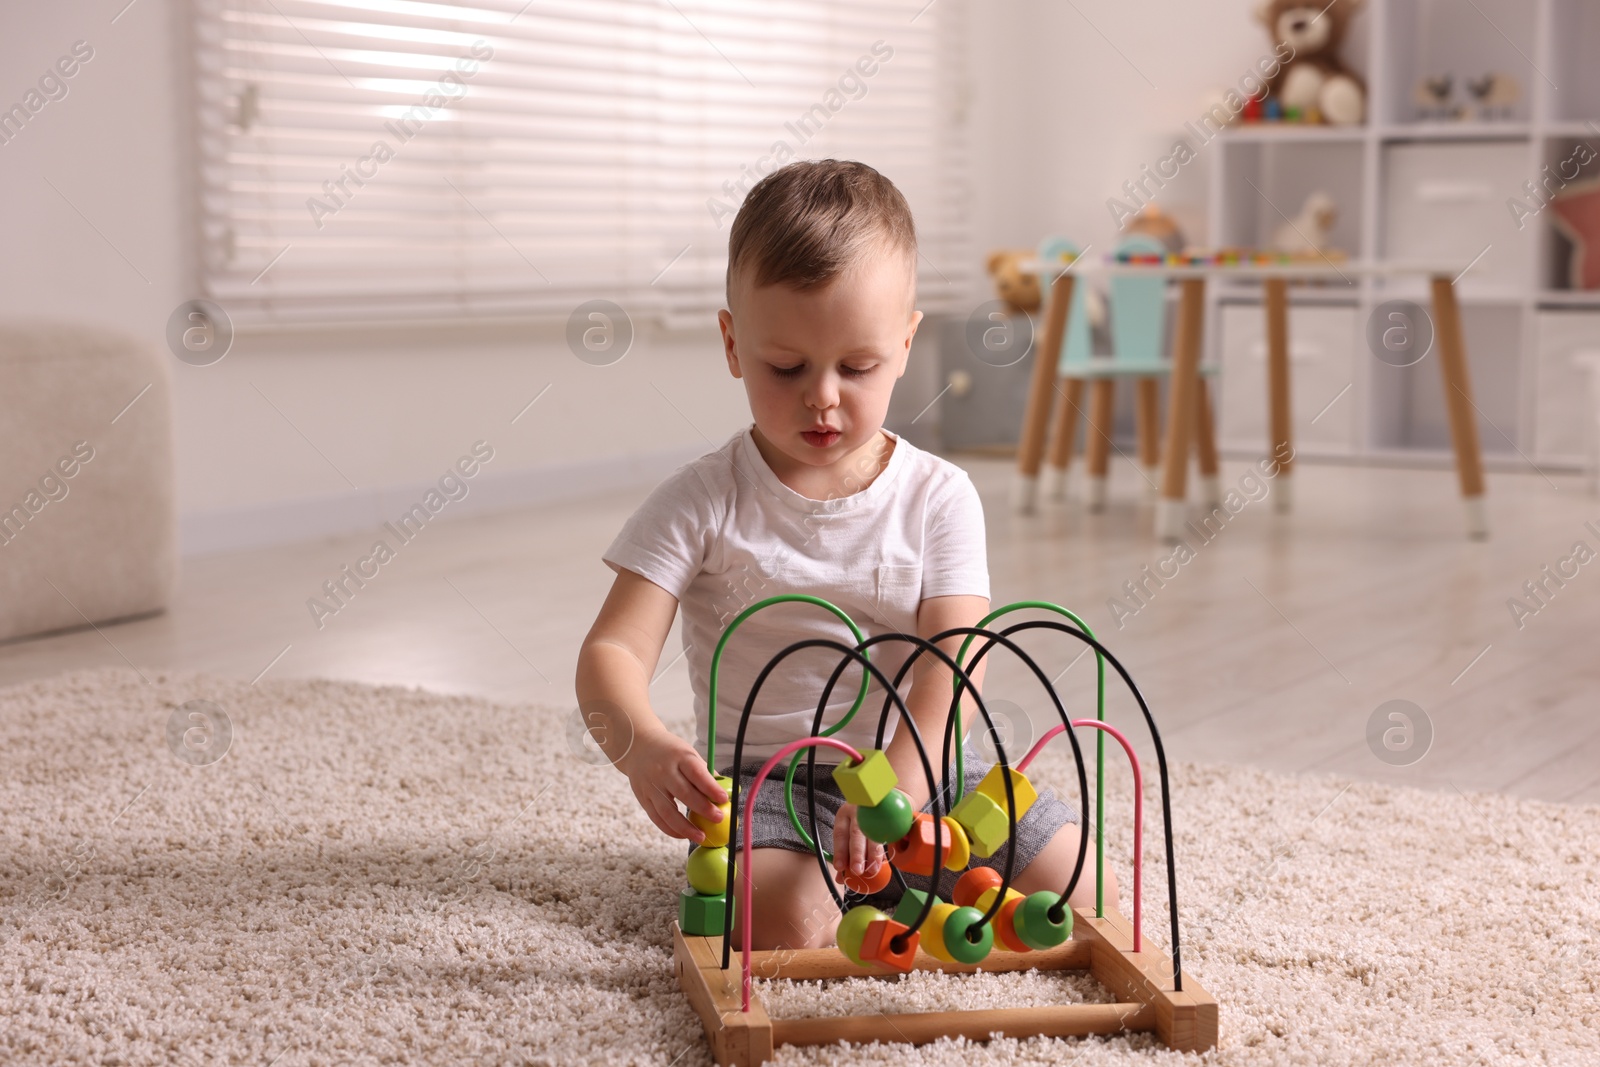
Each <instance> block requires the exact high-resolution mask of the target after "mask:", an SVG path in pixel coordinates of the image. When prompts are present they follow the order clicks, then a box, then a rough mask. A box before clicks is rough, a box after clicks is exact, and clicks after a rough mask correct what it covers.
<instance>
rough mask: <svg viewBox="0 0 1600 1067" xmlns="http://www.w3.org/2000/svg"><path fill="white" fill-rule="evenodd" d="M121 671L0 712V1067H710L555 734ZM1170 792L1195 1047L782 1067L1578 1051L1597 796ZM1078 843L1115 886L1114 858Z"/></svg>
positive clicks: (638, 870) (611, 776) (629, 857)
mask: <svg viewBox="0 0 1600 1067" xmlns="http://www.w3.org/2000/svg"><path fill="white" fill-rule="evenodd" d="M150 678H151V683H150V684H146V683H145V682H144V681H142V680H141V679H140V677H139V676H137V675H135V674H132V673H129V672H125V671H95V672H80V673H75V674H69V675H63V676H61V677H58V678H55V679H51V680H48V681H44V682H39V683H35V684H30V685H26V686H21V687H16V688H11V689H6V690H0V834H3V849H4V855H5V861H6V862H5V864H4V867H3V868H0V943H3V947H0V1063H5V1064H24V1063H29V1064H33V1063H36V1064H66V1063H95V1064H128V1065H132V1064H197V1065H198V1064H212V1063H216V1064H221V1063H229V1064H233V1063H239V1064H243V1063H250V1064H260V1065H263V1067H266V1065H269V1064H277V1065H278V1067H297V1065H301V1064H314V1063H376V1064H447V1063H508V1064H509V1063H516V1064H521V1063H528V1064H545V1063H550V1064H579V1063H638V1064H672V1065H679V1067H687V1065H691V1064H705V1063H709V1062H710V1057H709V1055H708V1053H707V1049H706V1044H705V1041H704V1038H703V1036H702V1033H701V1029H700V1024H699V1021H698V1020H697V1018H696V1017H695V1015H694V1014H693V1012H692V1011H691V1010H690V1008H689V1006H688V1004H687V1003H686V1001H685V999H684V997H683V996H682V994H681V993H680V992H679V989H678V987H677V985H676V984H675V982H674V980H673V978H672V966H671V947H670V946H671V941H670V936H669V923H670V922H671V920H672V918H673V916H674V907H675V904H674V901H675V895H676V893H677V890H678V887H679V883H680V879H681V876H682V867H683V848H682V845H681V843H680V842H675V841H670V840H668V839H665V838H663V837H661V836H660V835H659V834H658V833H657V832H656V831H655V830H654V829H653V828H651V827H650V825H649V824H648V822H647V821H646V820H645V818H644V816H643V814H642V813H640V812H639V811H638V810H637V808H636V806H635V804H634V802H633V800H632V797H631V794H630V793H629V792H628V791H627V789H626V788H625V783H624V781H623V779H622V777H621V775H619V774H617V773H616V772H614V771H612V770H611V769H610V768H608V767H603V766H594V765H591V764H588V763H585V762H583V761H582V760H581V759H579V758H576V757H575V756H574V755H573V754H572V751H571V749H570V748H569V745H568V741H567V734H566V729H565V722H566V716H565V715H564V714H563V713H562V712H561V711H560V710H556V709H547V708H537V707H509V706H497V705H493V704H489V703H486V702H484V701H481V700H475V699H468V698H461V697H446V696H438V695H434V694H430V693H426V692H419V691H412V690H405V689H398V688H382V689H380V688H370V687H366V686H361V685H354V684H345V683H336V682H294V681H286V682H274V681H262V682H260V683H259V684H258V685H256V686H254V687H252V686H249V685H246V684H244V683H242V682H237V681H228V680H223V679H218V678H212V677H203V676H196V675H185V674H155V673H152V674H151V675H150ZM194 700H209V701H212V702H214V705H215V708H220V709H221V710H222V712H223V713H224V714H225V715H226V716H227V720H228V724H229V729H230V730H231V738H226V737H224V730H223V729H222V722H221V718H220V716H218V715H217V713H216V711H215V709H212V708H207V707H206V706H203V705H202V706H191V707H189V708H187V709H186V708H185V707H184V705H186V704H188V703H189V702H190V701H194ZM175 713H176V714H175ZM196 716H198V717H196ZM223 744H226V745H227V751H226V754H225V755H224V756H222V758H221V759H220V760H216V761H214V762H207V760H208V759H210V758H211V756H213V755H215V754H216V753H217V752H218V751H219V750H220V748H221V746H222V745H223ZM175 753H177V754H176V755H175ZM180 755H182V756H183V757H184V758H183V759H180V758H179V756H180ZM1039 766H1040V768H1041V770H1042V771H1043V773H1042V774H1039V775H1037V776H1036V777H1039V778H1041V779H1043V780H1045V781H1056V782H1062V783H1066V782H1068V781H1070V779H1068V778H1067V774H1066V771H1067V764H1066V761H1065V760H1063V759H1059V758H1058V759H1056V761H1055V762H1054V763H1053V764H1049V765H1046V764H1045V762H1044V758H1042V759H1041V761H1040V764H1039ZM1173 772H1174V778H1173V788H1174V811H1175V813H1176V817H1175V821H1176V834H1177V852H1178V865H1179V870H1178V874H1179V892H1180V902H1181V905H1182V918H1183V920H1184V921H1185V923H1186V924H1187V926H1186V934H1185V942H1186V944H1185V953H1184V962H1185V966H1186V970H1187V972H1188V973H1189V974H1191V975H1193V976H1194V977H1195V978H1197V979H1198V980H1199V981H1201V982H1202V983H1203V984H1204V985H1205V986H1206V988H1208V989H1209V990H1210V991H1211V992H1212V993H1213V995H1215V996H1216V998H1217V999H1218V1000H1219V1001H1220V1003H1221V1043H1220V1046H1219V1048H1218V1049H1217V1050H1215V1051H1214V1052H1213V1053H1211V1054H1210V1055H1208V1056H1205V1057H1200V1056H1195V1055H1187V1056H1184V1055H1179V1054H1176V1053H1170V1052H1167V1051H1166V1050H1164V1049H1161V1048H1158V1047H1157V1046H1156V1044H1155V1042H1154V1041H1153V1039H1152V1038H1150V1037H1148V1036H1134V1037H1119V1038H1110V1039H1106V1038H1091V1039H1085V1040H1054V1039H1034V1040H1022V1041H1019V1040H1011V1039H997V1040H994V1041H992V1042H988V1043H983V1042H969V1041H964V1040H949V1041H944V1042H940V1043H938V1044H934V1045H929V1046H924V1047H922V1048H920V1049H918V1048H911V1047H908V1046H905V1045H879V1046H864V1047H863V1046H855V1047H849V1046H843V1045H839V1046H833V1047H828V1048H814V1049H799V1048H787V1049H783V1050H781V1051H780V1053H779V1056H778V1060H779V1062H782V1063H827V1064H857V1063H874V1064H878V1063H881V1064H891V1063H892V1064H920V1063H930V1064H990V1063H997V1064H998V1063H1005V1064H1018V1063H1027V1064H1046V1063H1049V1064H1056V1063H1073V1064H1096V1063H1102V1062H1106V1063H1110V1062H1115V1063H1142V1064H1157V1063H1160V1064H1166V1063H1173V1062H1177V1061H1180V1060H1183V1061H1187V1062H1195V1063H1198V1062H1202V1061H1203V1062H1208V1063H1219V1064H1238V1065H1245V1064H1251V1065H1253V1064H1384V1065H1392V1064H1500V1063H1558V1064H1595V1063H1600V996H1597V993H1596V986H1597V975H1600V950H1597V933H1596V931H1597V929H1600V894H1597V884H1596V883H1597V870H1600V860H1597V857H1596V852H1597V846H1600V807H1592V806H1591V807H1574V806H1561V805H1556V804H1546V803H1536V802H1531V801H1523V800H1515V799H1509V798H1506V797H1501V796H1496V795H1472V796H1470V797H1467V798H1464V797H1462V796H1460V795H1457V794H1456V793H1454V792H1451V793H1444V794H1441V793H1434V792H1424V791H1418V790H1410V789H1400V788H1392V787H1388V786H1380V785H1373V784H1366V783H1354V784H1352V783H1351V782H1349V781H1347V780H1344V779H1339V778H1333V777H1315V778H1312V777H1308V778H1284V777H1278V776H1274V775H1270V774H1264V773H1260V772H1257V771H1254V770H1249V769H1244V768H1238V767H1229V766H1210V765H1194V764H1181V763H1180V764H1177V765H1176V766H1175V767H1174V768H1173ZM1152 778H1153V775H1152ZM1126 783H1127V775H1126V774H1125V773H1117V774H1115V775H1114V776H1111V777H1110V778H1108V789H1109V790H1110V792H1111V793H1112V795H1113V796H1114V798H1115V803H1114V804H1110V803H1108V806H1107V813H1108V819H1109V820H1110V825H1113V826H1122V827H1127V826H1130V825H1131V823H1130V821H1129V793H1128V786H1127V784H1126ZM1152 788H1153V787H1152ZM1068 791H1069V793H1070V789H1069V790H1068ZM1155 799H1156V798H1155V795H1154V792H1152V795H1151V804H1152V810H1153V811H1158V810H1159V808H1158V807H1156V804H1155ZM1108 838H1109V844H1110V846H1111V847H1112V848H1114V849H1115V850H1116V854H1117V855H1118V856H1119V858H1120V860H1121V864H1120V866H1119V870H1120V871H1121V872H1122V875H1123V878H1124V885H1125V887H1126V886H1127V885H1128V884H1129V883H1128V881H1127V879H1128V877H1129V876H1128V870H1127V866H1126V853H1125V851H1124V850H1125V849H1126V848H1127V847H1128V841H1129V840H1130V838H1129V834H1128V833H1127V832H1126V831H1124V832H1120V833H1117V834H1114V835H1112V834H1108ZM1146 841H1147V845H1148V867H1147V871H1148V875H1149V878H1150V882H1149V884H1150V885H1151V886H1152V887H1155V888H1158V887H1160V886H1162V885H1164V883H1165V869H1164V867H1163V865H1162V862H1161V858H1162V852H1161V838H1160V834H1159V833H1157V832H1154V827H1152V832H1151V833H1149V834H1148V835H1147V838H1146ZM1125 891H1126V888H1125ZM1162 907H1163V905H1162V897H1161V896H1160V894H1159V893H1158V892H1154V891H1153V892H1152V894H1151V899H1150V902H1149V909H1148V911H1147V921H1146V929H1147V932H1148V935H1149V936H1150V937H1151V938H1152V940H1154V941H1156V942H1158V943H1160V944H1162V945H1165V943H1166V941H1167V936H1166V925H1165V919H1164V917H1163V912H1162ZM779 986H786V987H787V988H779ZM763 994H764V996H765V997H766V998H767V1001H768V1003H769V1005H770V1006H771V1008H772V1010H773V1012H774V1013H775V1014H779V1015H803V1014H812V1013H817V1012H830V1013H831V1012H850V1011H862V1010H885V1011H913V1010H934V1009H943V1008H949V1007H959V1006H969V1007H999V1006H1004V1005H1007V1004H1021V1003H1046V1002H1049V1001H1050V1000H1051V999H1052V998H1062V997H1066V998H1072V999H1090V1000H1093V999H1102V998H1103V991H1101V990H1099V988H1098V987H1097V986H1095V985H1094V983H1092V982H1090V981H1087V980H1076V981H1074V980H1070V979H1066V980H1064V979H1063V978H1061V977H1060V976H1046V975H1040V974H1037V973H1034V974H1008V975H996V974H985V975H977V976H973V977H966V978H963V977H955V976H950V977H946V976H943V975H926V974H923V975H915V976H911V977H909V978H907V979H905V980H901V981H887V982H886V981H878V980H872V979H850V980H848V981H846V982H843V983H836V984H833V985H830V986H829V987H828V988H827V989H826V990H824V989H822V988H821V987H820V986H818V985H816V984H811V985H790V984H788V983H768V984H767V985H766V987H765V988H764V989H763Z"/></svg>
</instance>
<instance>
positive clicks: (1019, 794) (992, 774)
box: [978, 763, 1039, 822]
mask: <svg viewBox="0 0 1600 1067" xmlns="http://www.w3.org/2000/svg"><path fill="white" fill-rule="evenodd" d="M978 792H980V793H982V794H983V795H984V796H986V797H988V798H989V799H990V800H992V801H994V802H995V803H996V804H998V805H999V806H1000V811H1001V812H1002V813H1003V812H1004V811H1005V810H1006V780H1005V779H1004V778H1003V777H1001V775H1000V764H998V763H996V764H995V765H994V766H993V767H990V768H989V773H988V774H986V775H984V776H983V781H981V782H979V783H978ZM1011 794H1012V796H1013V798H1014V799H1015V800H1016V804H1017V821H1018V822H1021V821H1022V816H1023V815H1025V814H1027V811H1028V809H1029V808H1031V807H1033V802H1034V801H1035V800H1038V799H1039V794H1038V793H1037V792H1036V791H1035V790H1034V788H1033V783H1032V782H1030V781H1028V778H1027V775H1025V774H1023V773H1022V772H1021V771H1019V770H1017V769H1016V768H1015V767H1013V768H1011Z"/></svg>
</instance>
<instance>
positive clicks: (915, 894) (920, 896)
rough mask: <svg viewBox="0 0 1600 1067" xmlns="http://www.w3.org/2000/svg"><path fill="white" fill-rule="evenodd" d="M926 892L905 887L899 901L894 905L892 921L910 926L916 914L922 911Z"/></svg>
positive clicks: (914, 920) (926, 897)
mask: <svg viewBox="0 0 1600 1067" xmlns="http://www.w3.org/2000/svg"><path fill="white" fill-rule="evenodd" d="M927 901H928V894H926V893H924V892H923V891H922V890H920V889H911V888H909V887H908V888H907V889H906V891H905V894H904V895H903V896H901V898H900V903H899V904H897V905H895V909H894V921H895V922H897V923H899V924H900V925H901V926H905V927H910V925H911V924H912V923H913V922H916V919H917V915H918V913H920V912H921V911H922V905H923V904H925V903H927Z"/></svg>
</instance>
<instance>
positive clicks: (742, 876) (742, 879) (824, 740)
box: [739, 737, 1139, 1011]
mask: <svg viewBox="0 0 1600 1067" xmlns="http://www.w3.org/2000/svg"><path fill="white" fill-rule="evenodd" d="M1123 743H1124V744H1126V743H1127V742H1123ZM813 745H827V746H828V747H829V748H836V749H838V750H839V751H840V752H843V753H845V754H846V755H848V756H849V757H850V758H851V759H852V760H854V761H855V762H857V763H860V762H861V758H862V757H861V753H860V752H857V751H856V750H855V749H854V748H852V747H851V746H849V745H847V744H845V743H844V742H843V741H836V740H834V739H833V738H831V737H802V738H800V739H798V740H795V741H790V742H789V743H788V744H787V745H784V746H783V747H782V748H780V749H779V750H778V751H777V752H775V753H773V755H772V758H771V759H769V760H767V762H765V763H763V764H762V765H761V770H760V771H758V772H756V777H755V782H754V783H753V784H752V785H751V787H750V793H749V795H748V796H746V797H745V800H744V862H743V863H742V864H740V865H739V914H740V915H742V916H744V1000H743V1004H742V1006H741V1010H743V1011H749V1010H750V930H751V923H750V918H751V916H750V908H751V902H750V824H751V822H752V821H753V820H754V818H755V810H756V794H757V793H758V792H760V791H761V783H762V782H765V781H766V780H767V775H768V774H770V773H771V772H772V768H774V767H776V766H777V765H778V762H779V761H780V760H782V759H783V758H784V757H785V756H787V755H789V754H790V753H791V752H794V751H796V750H798V749H802V748H810V747H811V746H813ZM1135 776H1136V777H1137V772H1136V774H1135ZM1134 900H1135V901H1137V900H1138V897H1137V896H1136V897H1134ZM1134 908H1135V912H1134V914H1138V911H1137V908H1138V905H1137V904H1135V905H1134ZM1135 940H1136V941H1137V937H1136V938H1135ZM1138 948H1139V946H1138V945H1137V944H1135V945H1134V951H1136V952H1137V951H1138Z"/></svg>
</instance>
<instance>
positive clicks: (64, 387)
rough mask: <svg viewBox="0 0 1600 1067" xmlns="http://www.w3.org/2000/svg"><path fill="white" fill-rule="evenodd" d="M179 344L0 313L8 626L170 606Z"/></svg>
mask: <svg viewBox="0 0 1600 1067" xmlns="http://www.w3.org/2000/svg"><path fill="white" fill-rule="evenodd" d="M170 358H171V357H170V356H168V355H166V354H165V353H162V352H160V351H158V350H157V349H156V348H154V347H152V346H150V345H148V344H145V343H144V342H141V341H138V340H136V339H134V338H131V337H127V336H124V335H121V334H117V333H113V332H111V331H107V330H102V329H98V328H93V327H85V326H77V325H72V324H69V323H65V322H44V321H29V320H9V321H0V640H4V639H6V638H11V637H18V636H21V635H24V634H37V633H43V632H46V631H49V630H59V629H62V628H64V627H72V626H84V625H87V624H88V623H89V622H95V623H100V622H104V621H107V620H112V619H119V618H123V617H126V616H129V615H139V614H144V613H147V612H151V611H156V610H159V609H161V608H164V607H166V605H167V601H168V598H169V597H170V595H171V593H172V588H173V584H174V582H175V580H176V578H177V573H178V549H177V515H176V507H175V503H174V495H173V460H172V388H171V378H170V370H169V367H168V361H169V360H170ZM135 398H137V399H135Z"/></svg>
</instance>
